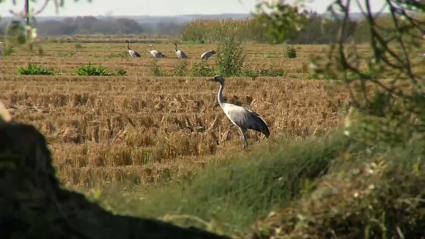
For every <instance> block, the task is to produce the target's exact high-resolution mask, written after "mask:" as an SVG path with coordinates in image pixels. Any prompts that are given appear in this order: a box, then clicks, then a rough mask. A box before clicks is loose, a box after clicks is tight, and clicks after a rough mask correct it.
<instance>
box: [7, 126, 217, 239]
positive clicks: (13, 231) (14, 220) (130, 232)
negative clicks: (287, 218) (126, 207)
mask: <svg viewBox="0 0 425 239" xmlns="http://www.w3.org/2000/svg"><path fill="white" fill-rule="evenodd" d="M0 238H222V237H220V236H216V235H213V234H210V233H207V232H204V231H201V230H198V229H194V228H188V229H185V228H179V227H177V226H173V225H170V224H166V223H163V222H160V221H156V220H148V219H137V218H132V217H126V216H117V215H112V214H110V213H108V212H106V211H104V210H103V209H102V208H100V207H99V206H98V205H97V204H94V203H91V202H89V201H87V200H86V199H85V198H84V197H83V196H82V195H81V194H78V193H74V192H70V191H67V190H64V189H62V188H61V186H60V184H59V183H58V180H57V179H56V177H55V170H54V168H53V167H52V163H51V157H50V152H49V150H48V148H47V143H46V140H45V138H44V137H43V135H41V134H40V133H39V132H38V131H37V130H36V129H35V128H34V127H32V126H28V125H22V124H4V123H3V124H0Z"/></svg>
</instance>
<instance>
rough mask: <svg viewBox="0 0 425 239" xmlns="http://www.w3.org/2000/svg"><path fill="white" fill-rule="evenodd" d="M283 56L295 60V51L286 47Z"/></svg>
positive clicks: (290, 47) (293, 48)
mask: <svg viewBox="0 0 425 239" xmlns="http://www.w3.org/2000/svg"><path fill="white" fill-rule="evenodd" d="M285 56H286V58H289V59H292V58H297V50H296V49H295V47H292V46H288V47H286V49H285Z"/></svg>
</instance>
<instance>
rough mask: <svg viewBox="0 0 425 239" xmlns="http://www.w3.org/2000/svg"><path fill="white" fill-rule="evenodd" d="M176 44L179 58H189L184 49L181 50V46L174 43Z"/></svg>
mask: <svg viewBox="0 0 425 239" xmlns="http://www.w3.org/2000/svg"><path fill="white" fill-rule="evenodd" d="M174 45H175V46H176V56H177V58H179V59H187V58H188V57H187V55H186V53H184V51H182V50H179V48H178V47H177V43H174Z"/></svg>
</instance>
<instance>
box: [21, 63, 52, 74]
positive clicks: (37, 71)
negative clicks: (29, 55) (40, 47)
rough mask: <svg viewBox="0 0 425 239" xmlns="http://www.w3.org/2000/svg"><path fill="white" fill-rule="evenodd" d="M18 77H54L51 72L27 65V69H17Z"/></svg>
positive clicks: (40, 67) (37, 66)
mask: <svg viewBox="0 0 425 239" xmlns="http://www.w3.org/2000/svg"><path fill="white" fill-rule="evenodd" d="M18 74H19V75H54V74H55V73H54V72H53V70H50V69H47V68H45V67H42V66H39V65H34V64H29V65H28V67H26V68H24V67H20V68H18Z"/></svg>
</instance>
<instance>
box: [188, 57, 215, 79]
mask: <svg viewBox="0 0 425 239" xmlns="http://www.w3.org/2000/svg"><path fill="white" fill-rule="evenodd" d="M214 75H215V71H214V69H213V68H212V67H210V66H209V65H208V63H207V62H206V61H201V62H199V63H195V64H193V66H192V76H197V77H206V76H214Z"/></svg>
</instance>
